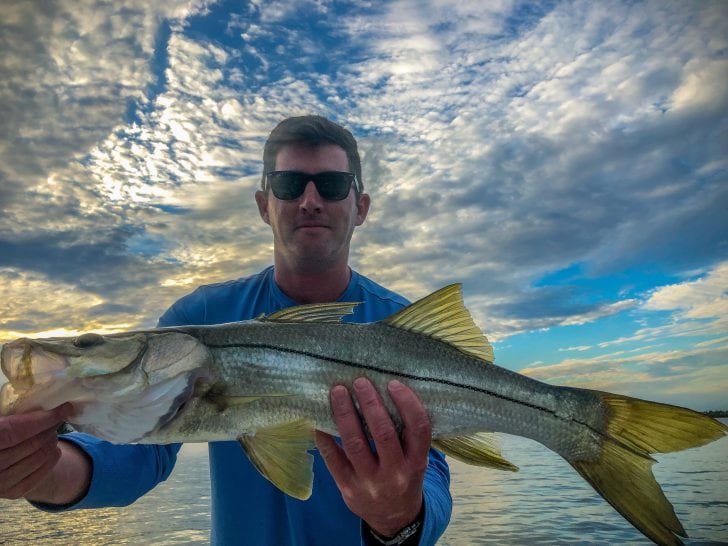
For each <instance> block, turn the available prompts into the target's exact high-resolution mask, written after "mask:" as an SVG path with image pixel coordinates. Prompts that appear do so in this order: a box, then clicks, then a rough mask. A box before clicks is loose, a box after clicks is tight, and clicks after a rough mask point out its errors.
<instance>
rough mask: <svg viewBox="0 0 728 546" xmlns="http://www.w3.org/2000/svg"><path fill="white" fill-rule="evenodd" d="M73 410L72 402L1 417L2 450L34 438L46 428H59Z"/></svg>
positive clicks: (0, 443) (0, 440)
mask: <svg viewBox="0 0 728 546" xmlns="http://www.w3.org/2000/svg"><path fill="white" fill-rule="evenodd" d="M72 412H73V406H71V404H63V405H61V406H58V407H57V408H55V409H52V410H50V411H43V410H38V411H31V412H29V413H22V414H20V415H11V416H9V417H0V451H1V450H3V449H7V448H10V447H13V446H15V445H17V444H19V443H21V442H23V441H25V440H27V439H28V438H32V437H33V436H35V435H36V434H38V433H40V432H43V431H44V430H48V429H55V428H57V427H58V426H59V425H60V424H61V423H63V421H64V420H65V419H66V418H67V417H69V416H70V415H71V413H72Z"/></svg>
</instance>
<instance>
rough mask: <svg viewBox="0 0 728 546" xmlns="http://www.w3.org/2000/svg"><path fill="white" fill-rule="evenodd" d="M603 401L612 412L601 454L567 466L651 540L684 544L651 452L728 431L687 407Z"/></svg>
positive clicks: (682, 446)
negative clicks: (653, 470) (572, 468)
mask: <svg viewBox="0 0 728 546" xmlns="http://www.w3.org/2000/svg"><path fill="white" fill-rule="evenodd" d="M601 398H602V400H603V402H604V404H605V405H606V407H607V408H608V413H609V414H610V419H609V424H608V425H607V439H606V440H605V441H604V443H603V444H602V452H601V455H600V457H599V459H598V460H597V461H592V462H585V461H569V463H571V465H572V466H573V467H574V468H575V469H576V471H577V472H579V474H581V476H582V477H583V478H584V479H585V480H587V481H588V482H589V483H590V484H591V485H592V486H593V487H594V489H596V490H597V491H598V492H599V494H600V495H601V496H602V497H604V499H605V500H606V501H607V502H608V503H609V504H611V505H612V506H613V507H614V508H615V509H616V510H617V511H618V512H619V513H620V514H622V515H623V516H624V517H625V518H627V520H628V521H629V522H630V523H632V525H634V526H635V527H636V528H637V529H639V530H640V531H641V532H642V533H644V534H645V535H646V536H647V537H649V538H650V539H652V540H653V541H654V542H656V543H657V544H670V545H676V544H682V541H681V540H680V539H679V538H678V536H682V537H685V536H687V535H686V534H685V529H683V526H682V525H681V524H680V521H679V520H678V519H677V516H676V515H675V511H674V510H673V507H672V505H671V504H670V501H668V500H667V498H666V497H665V494H664V493H663V492H662V489H661V488H660V485H659V484H658V483H657V481H656V480H655V477H654V476H653V474H652V465H653V464H654V463H655V460H654V459H653V458H652V457H650V453H669V452H672V451H680V450H682V449H688V448H691V447H698V446H701V445H704V444H707V443H709V442H712V441H713V440H717V439H718V438H721V437H723V436H724V435H725V434H726V432H727V431H728V427H726V426H725V425H724V424H722V423H720V422H719V421H716V420H715V419H712V418H710V417H708V416H706V415H703V414H701V413H698V412H695V411H692V410H689V409H686V408H680V407H677V406H670V405H667V404H658V403H655V402H647V401H645V400H637V399H634V398H628V397H624V396H619V395H616V394H608V393H601ZM676 535H678V536H676Z"/></svg>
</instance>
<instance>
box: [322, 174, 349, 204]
mask: <svg viewBox="0 0 728 546" xmlns="http://www.w3.org/2000/svg"><path fill="white" fill-rule="evenodd" d="M352 182H353V175H348V173H321V174H318V175H316V190H317V191H318V192H319V195H320V196H321V197H323V198H324V199H328V200H329V201H341V200H342V199H346V196H347V195H349V189H350V188H351V183H352Z"/></svg>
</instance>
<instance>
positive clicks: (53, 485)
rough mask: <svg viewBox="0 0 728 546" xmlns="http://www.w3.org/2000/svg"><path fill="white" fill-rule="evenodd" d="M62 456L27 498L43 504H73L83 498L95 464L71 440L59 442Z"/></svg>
mask: <svg viewBox="0 0 728 546" xmlns="http://www.w3.org/2000/svg"><path fill="white" fill-rule="evenodd" d="M58 446H59V447H60V449H61V458H60V459H59V460H58V463H56V466H54V467H53V470H51V472H50V474H49V475H48V477H47V478H46V479H44V480H43V481H42V482H41V483H40V484H39V485H38V486H36V487H35V488H33V489H31V490H30V491H28V493H27V494H26V495H25V498H26V499H27V500H29V501H33V502H39V503H43V504H58V505H63V504H71V503H73V502H75V501H77V500H79V499H81V498H82V497H83V496H84V495H85V494H86V492H87V491H88V488H89V484H90V483H91V473H92V471H93V465H92V463H91V459H90V458H89V457H88V455H86V453H84V452H83V450H82V449H81V448H79V447H78V446H77V445H75V444H73V443H71V442H65V441H63V440H61V441H59V442H58Z"/></svg>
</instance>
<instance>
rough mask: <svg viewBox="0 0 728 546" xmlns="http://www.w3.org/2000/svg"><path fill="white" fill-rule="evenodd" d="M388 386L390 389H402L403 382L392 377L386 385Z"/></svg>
mask: <svg viewBox="0 0 728 546" xmlns="http://www.w3.org/2000/svg"><path fill="white" fill-rule="evenodd" d="M387 387H389V390H390V391H399V390H402V388H403V387H404V384H403V383H402V382H401V381H398V380H396V379H392V380H391V381H390V382H389V384H388V385H387Z"/></svg>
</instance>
